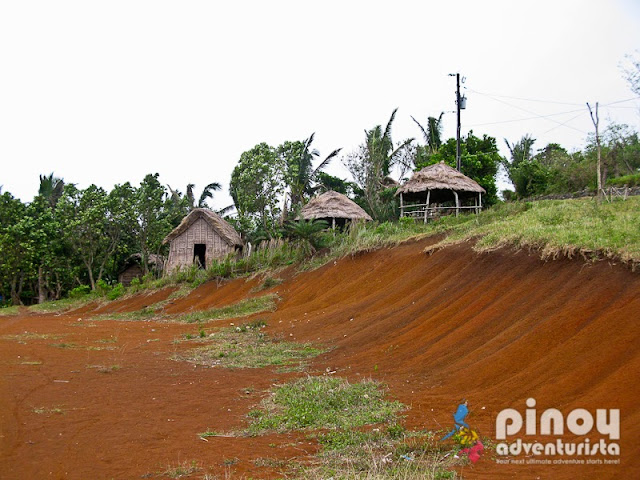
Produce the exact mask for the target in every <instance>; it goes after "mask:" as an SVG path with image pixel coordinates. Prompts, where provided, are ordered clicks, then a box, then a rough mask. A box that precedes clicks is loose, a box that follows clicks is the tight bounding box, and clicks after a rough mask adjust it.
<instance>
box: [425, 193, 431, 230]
mask: <svg viewBox="0 0 640 480" xmlns="http://www.w3.org/2000/svg"><path fill="white" fill-rule="evenodd" d="M430 198H431V190H427V201H426V203H425V206H424V223H427V220H428V218H429V200H430Z"/></svg>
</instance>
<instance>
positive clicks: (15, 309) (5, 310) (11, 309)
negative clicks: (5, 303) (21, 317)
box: [0, 305, 20, 316]
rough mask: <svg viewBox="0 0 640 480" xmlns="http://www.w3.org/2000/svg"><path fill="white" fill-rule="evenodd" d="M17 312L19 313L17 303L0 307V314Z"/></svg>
mask: <svg viewBox="0 0 640 480" xmlns="http://www.w3.org/2000/svg"><path fill="white" fill-rule="evenodd" d="M18 313H20V307H19V306H18V305H12V306H10V307H0V316H3V315H17V314H18Z"/></svg>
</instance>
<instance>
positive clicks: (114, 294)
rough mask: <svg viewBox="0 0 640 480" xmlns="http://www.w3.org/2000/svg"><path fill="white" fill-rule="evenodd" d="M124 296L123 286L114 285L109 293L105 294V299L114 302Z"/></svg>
mask: <svg viewBox="0 0 640 480" xmlns="http://www.w3.org/2000/svg"><path fill="white" fill-rule="evenodd" d="M123 294H124V286H123V285H122V284H121V283H116V284H115V285H114V286H113V288H111V291H110V292H108V293H107V298H108V299H109V300H115V299H116V298H118V297H121V296H122V295H123Z"/></svg>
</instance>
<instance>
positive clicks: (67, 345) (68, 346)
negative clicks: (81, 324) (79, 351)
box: [49, 343, 82, 349]
mask: <svg viewBox="0 0 640 480" xmlns="http://www.w3.org/2000/svg"><path fill="white" fill-rule="evenodd" d="M49 346H50V347H54V348H63V349H76V348H82V347H80V346H79V345H77V344H75V343H51V344H49Z"/></svg>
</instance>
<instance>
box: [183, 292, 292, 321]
mask: <svg viewBox="0 0 640 480" xmlns="http://www.w3.org/2000/svg"><path fill="white" fill-rule="evenodd" d="M279 299H280V297H278V295H276V294H269V295H263V296H261V297H253V298H247V299H245V300H241V301H239V302H238V303H234V304H232V305H227V306H225V307H219V308H212V309H209V310H202V311H199V312H193V313H188V314H186V315H180V317H179V321H180V322H184V323H195V322H207V321H211V320H224V319H228V318H241V317H246V316H249V315H253V314H254V313H259V312H273V311H275V310H276V302H277V301H278V300H279Z"/></svg>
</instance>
